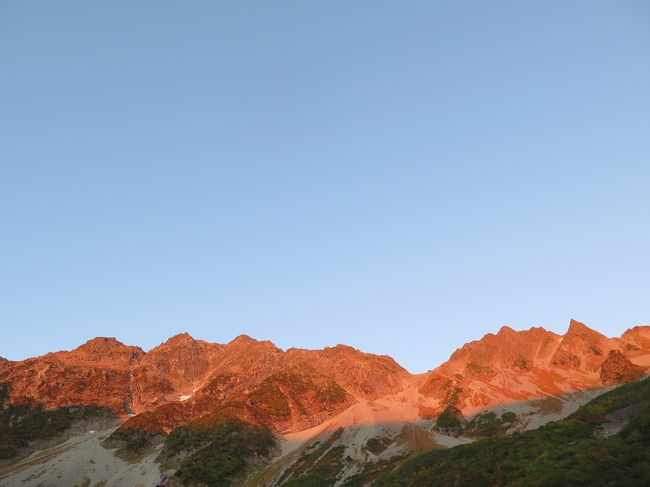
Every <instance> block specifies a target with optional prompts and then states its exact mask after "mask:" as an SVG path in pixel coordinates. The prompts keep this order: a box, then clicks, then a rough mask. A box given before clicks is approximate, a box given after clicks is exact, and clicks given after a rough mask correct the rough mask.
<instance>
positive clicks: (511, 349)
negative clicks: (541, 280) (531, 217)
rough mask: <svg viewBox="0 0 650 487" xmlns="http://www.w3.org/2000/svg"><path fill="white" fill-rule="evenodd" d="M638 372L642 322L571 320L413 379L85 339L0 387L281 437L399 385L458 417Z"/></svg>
mask: <svg viewBox="0 0 650 487" xmlns="http://www.w3.org/2000/svg"><path fill="white" fill-rule="evenodd" d="M648 366H650V327H636V328H632V329H630V330H628V331H627V332H625V333H624V334H623V335H622V336H621V338H620V339H619V338H607V337H605V336H604V335H601V334H600V333H597V332H595V331H593V330H591V329H590V328H588V327H586V326H585V325H583V324H581V323H578V322H576V321H572V322H571V324H570V326H569V329H568V330H567V332H566V334H565V335H564V336H560V335H557V334H555V333H552V332H550V331H547V330H544V329H543V328H531V329H530V330H525V331H514V330H512V329H511V328H509V327H503V328H501V330H499V332H498V333H497V334H487V335H486V336H485V337H483V338H482V339H481V340H478V341H474V342H471V343H468V344H466V345H464V346H463V347H462V348H460V349H458V350H457V351H456V352H454V354H453V355H452V356H451V357H450V359H449V360H448V361H447V362H446V363H444V364H442V365H441V366H440V367H438V368H436V369H435V370H433V371H431V372H429V373H427V374H424V375H420V376H413V375H411V374H409V373H408V372H407V371H406V370H405V369H403V368H402V367H400V366H399V364H397V363H396V362H395V361H394V360H393V359H391V358H390V357H386V356H377V355H372V354H366V353H363V352H360V351H358V350H356V349H354V348H351V347H347V346H344V345H337V346H336V347H332V348H325V349H324V350H302V349H294V348H292V349H289V350H287V351H282V350H281V349H279V348H277V347H276V346H275V345H273V344H272V343H271V342H264V341H257V340H254V339H252V338H250V337H247V336H245V335H242V336H240V337H237V338H236V339H234V340H233V341H231V342H229V343H227V344H212V343H207V342H204V341H201V340H195V339H193V338H192V337H191V336H189V335H188V334H181V335H177V336H175V337H172V338H170V339H169V340H167V341H166V342H164V343H162V344H161V345H159V346H158V347H156V348H154V349H152V350H150V351H149V352H147V353H145V352H143V351H142V350H141V349H140V348H138V347H130V346H127V345H124V344H122V343H120V342H118V341H117V340H115V339H114V338H96V339H93V340H90V341H89V342H87V343H85V344H83V345H82V346H80V347H79V348H77V349H75V350H72V351H69V352H56V353H49V354H47V355H44V356H42V357H37V358H33V359H28V360H24V361H19V362H10V361H3V360H0V387H2V388H3V391H5V392H3V397H4V398H5V399H4V400H7V401H9V402H12V403H28V402H29V403H36V404H41V405H43V406H45V407H57V406H64V405H76V404H96V405H101V406H109V407H111V408H113V409H114V410H115V411H117V412H118V413H120V414H121V415H123V416H124V417H127V416H133V415H135V416H133V417H131V418H130V419H129V420H128V421H127V422H126V423H125V426H131V427H136V428H146V429H151V430H159V431H164V432H168V431H171V429H173V428H174V427H176V426H179V425H182V424H186V423H188V422H190V421H194V420H196V419H198V418H204V420H205V421H210V418H214V417H219V416H228V417H238V418H241V419H245V420H246V421H249V422H254V423H257V424H262V425H265V426H268V427H270V428H272V429H274V430H275V431H279V432H291V431H300V430H304V429H307V428H310V427H313V426H316V425H318V424H320V423H322V422H324V421H326V420H328V419H329V418H332V417H333V416H336V415H337V414H339V413H341V412H342V411H344V410H345V409H347V408H348V407H350V406H351V405H353V404H354V403H356V402H359V401H370V402H372V401H375V400H378V399H380V398H383V397H386V396H395V395H397V396H396V397H402V396H399V394H400V393H402V392H405V391H406V390H407V389H408V390H413V391H415V389H414V388H418V389H419V395H417V397H419V399H408V400H410V401H418V403H417V404H415V405H414V407H415V409H416V410H417V409H418V408H419V410H421V411H424V413H423V414H425V413H426V414H427V415H431V414H433V413H434V412H435V411H439V410H441V409H444V408H445V407H455V408H458V409H459V410H461V411H463V412H464V413H467V412H471V411H473V410H477V409H481V408H484V407H487V406H490V405H494V404H499V403H505V402H511V401H518V400H526V399H530V398H534V397H540V396H544V395H549V394H551V395H557V394H562V393H566V392H570V391H577V390H584V389H587V388H592V387H599V386H602V385H603V384H613V383H619V382H621V381H626V380H631V379H633V378H636V377H638V376H639V375H640V374H641V373H642V372H643V371H644V370H645V369H646V368H648ZM409 394H410V393H409ZM5 396H6V397H5ZM403 397H409V398H411V397H412V396H411V395H408V394H407V395H406V396H403ZM404 400H406V399H404ZM399 401H402V399H399Z"/></svg>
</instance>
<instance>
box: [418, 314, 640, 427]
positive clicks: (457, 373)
mask: <svg viewBox="0 0 650 487" xmlns="http://www.w3.org/2000/svg"><path fill="white" fill-rule="evenodd" d="M649 337H650V327H636V328H633V329H631V330H628V331H627V332H625V333H624V334H623V336H622V338H621V339H619V338H608V337H606V336H604V335H602V334H600V333H598V332H596V331H594V330H592V329H590V328H589V327H587V326H586V325H584V324H582V323H580V322H578V321H575V320H571V322H570V324H569V328H568V330H567V332H566V333H565V334H564V335H563V336H560V335H557V334H555V333H552V332H550V331H546V330H544V329H543V328H531V329H529V330H525V331H514V330H512V329H511V328H509V327H507V326H504V327H502V328H501V329H500V330H499V332H498V333H497V334H496V335H494V334H491V333H488V334H487V335H485V336H484V337H483V338H482V339H481V340H478V341H475V342H471V343H468V344H466V345H464V346H463V347H462V348H460V349H458V350H456V352H454V354H453V355H452V356H451V358H450V359H449V361H447V362H446V363H444V364H443V365H441V366H440V367H438V368H436V369H435V370H433V371H431V372H430V373H428V374H427V375H426V377H425V380H424V383H423V384H422V386H421V387H420V389H419V391H420V393H421V394H422V395H423V396H424V397H425V398H426V399H425V400H424V401H423V404H422V405H421V411H423V413H422V414H424V415H426V416H431V415H435V414H441V413H442V411H444V410H445V409H446V408H448V407H455V408H458V409H459V410H461V411H463V413H466V414H467V413H472V412H474V411H477V410H479V409H482V408H485V407H488V406H491V405H494V404H504V403H509V402H513V401H523V400H528V399H531V398H535V397H544V396H548V395H560V394H564V393H568V392H573V391H579V390H585V389H590V388H595V387H599V386H602V385H603V384H607V385H609V384H610V383H611V381H612V380H619V379H620V380H622V381H625V380H632V378H633V377H636V378H638V375H635V374H634V373H633V372H632V370H634V371H636V372H637V373H640V372H639V371H641V370H644V369H645V368H647V365H650V363H648V358H649V357H650V346H649V345H650V341H646V339H648V338H649ZM612 351H614V352H616V354H615V355H613V356H610V355H609V354H610V352H612ZM622 360H625V361H626V363H623V361H622ZM606 361H608V363H607V365H605V369H606V370H607V372H606V373H605V375H604V376H603V374H602V373H601V366H602V365H603V364H604V363H605V362H606ZM633 362H636V365H635V364H633ZM628 363H629V365H628ZM626 367H628V369H625V368H626ZM630 367H631V368H630ZM619 369H620V374H621V375H617V374H619ZM623 369H625V370H628V371H627V372H623ZM603 377H605V380H606V381H607V382H603ZM615 377H619V379H616V378H615ZM616 383H619V382H616Z"/></svg>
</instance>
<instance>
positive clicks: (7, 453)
mask: <svg viewBox="0 0 650 487" xmlns="http://www.w3.org/2000/svg"><path fill="white" fill-rule="evenodd" d="M98 417H101V418H105V419H113V418H115V414H114V413H113V412H112V411H111V410H110V409H108V408H100V407H94V406H75V407H63V408H58V409H52V410H45V409H42V408H40V407H30V406H4V408H2V409H0V461H2V460H11V459H14V457H17V456H19V454H20V453H21V452H24V451H25V450H29V449H30V446H31V445H32V444H33V443H35V442H49V441H54V440H56V439H57V438H59V437H61V436H62V435H63V434H64V433H65V432H66V431H67V430H68V429H69V428H70V427H72V426H73V424H74V423H75V422H77V421H88V420H92V419H95V418H98Z"/></svg>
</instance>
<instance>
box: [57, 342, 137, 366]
mask: <svg viewBox="0 0 650 487" xmlns="http://www.w3.org/2000/svg"><path fill="white" fill-rule="evenodd" d="M52 355H54V356H55V357H57V358H60V359H63V360H65V361H66V362H84V363H112V364H113V365H115V366H128V365H131V364H134V363H137V362H139V361H140V359H141V358H142V357H143V356H144V351H143V350H142V349H141V348H140V347H134V346H130V345H125V344H124V343H122V342H120V341H119V340H117V339H116V338H115V337H96V338H93V339H91V340H88V341H87V342H86V343H84V344H83V345H80V346H79V347H77V348H75V349H74V350H72V351H70V352H57V353H55V354H52Z"/></svg>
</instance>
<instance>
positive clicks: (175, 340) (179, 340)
mask: <svg viewBox="0 0 650 487" xmlns="http://www.w3.org/2000/svg"><path fill="white" fill-rule="evenodd" d="M194 342H196V340H195V339H194V338H193V337H192V335H190V334H189V333H187V332H186V331H185V332H183V333H179V334H177V335H174V336H173V337H171V338H168V339H167V341H166V342H164V343H163V345H185V344H188V343H194Z"/></svg>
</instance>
